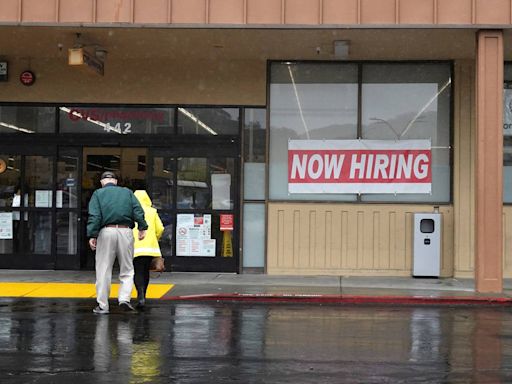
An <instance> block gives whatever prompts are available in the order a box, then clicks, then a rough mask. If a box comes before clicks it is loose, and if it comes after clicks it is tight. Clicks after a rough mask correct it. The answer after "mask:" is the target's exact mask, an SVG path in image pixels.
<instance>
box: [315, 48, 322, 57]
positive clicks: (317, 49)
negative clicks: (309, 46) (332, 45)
mask: <svg viewBox="0 0 512 384" xmlns="http://www.w3.org/2000/svg"><path fill="white" fill-rule="evenodd" d="M320 51H321V49H320V47H316V54H317V55H319V54H320Z"/></svg>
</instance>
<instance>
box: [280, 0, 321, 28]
mask: <svg viewBox="0 0 512 384" xmlns="http://www.w3.org/2000/svg"><path fill="white" fill-rule="evenodd" d="M319 17H320V2H319V0H284V23H285V24H319V22H320V19H319Z"/></svg>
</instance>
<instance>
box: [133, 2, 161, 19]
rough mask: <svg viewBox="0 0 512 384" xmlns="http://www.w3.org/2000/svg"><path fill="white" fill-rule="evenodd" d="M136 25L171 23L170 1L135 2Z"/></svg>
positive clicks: (134, 15)
mask: <svg viewBox="0 0 512 384" xmlns="http://www.w3.org/2000/svg"><path fill="white" fill-rule="evenodd" d="M133 1H134V2H135V3H134V8H133V20H134V22H135V23H143V24H145V23H149V24H151V23H168V22H169V21H170V18H169V14H170V10H169V7H170V2H169V0H133Z"/></svg>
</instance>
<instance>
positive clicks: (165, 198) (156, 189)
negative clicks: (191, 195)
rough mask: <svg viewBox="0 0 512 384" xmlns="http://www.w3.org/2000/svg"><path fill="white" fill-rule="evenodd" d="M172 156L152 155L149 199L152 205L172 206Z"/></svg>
mask: <svg viewBox="0 0 512 384" xmlns="http://www.w3.org/2000/svg"><path fill="white" fill-rule="evenodd" d="M173 165H174V158H172V157H167V156H154V157H153V177H152V178H151V200H152V202H153V207H155V208H157V209H168V208H172V206H173V185H174V166H173Z"/></svg>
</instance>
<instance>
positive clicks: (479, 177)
mask: <svg viewBox="0 0 512 384" xmlns="http://www.w3.org/2000/svg"><path fill="white" fill-rule="evenodd" d="M477 40H478V45H477V50H478V52H477V69H476V70H477V74H476V75H477V100H476V103H477V109H476V110H477V133H476V134H477V144H476V255H475V256H476V257H475V264H476V265H475V278H476V290H477V291H478V292H488V293H491V292H502V290H503V272H502V262H503V260H502V258H503V233H502V232H503V231H502V227H503V226H502V211H503V131H502V125H503V124H502V120H503V66H504V61H503V33H502V31H479V32H478V35H477Z"/></svg>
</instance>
